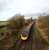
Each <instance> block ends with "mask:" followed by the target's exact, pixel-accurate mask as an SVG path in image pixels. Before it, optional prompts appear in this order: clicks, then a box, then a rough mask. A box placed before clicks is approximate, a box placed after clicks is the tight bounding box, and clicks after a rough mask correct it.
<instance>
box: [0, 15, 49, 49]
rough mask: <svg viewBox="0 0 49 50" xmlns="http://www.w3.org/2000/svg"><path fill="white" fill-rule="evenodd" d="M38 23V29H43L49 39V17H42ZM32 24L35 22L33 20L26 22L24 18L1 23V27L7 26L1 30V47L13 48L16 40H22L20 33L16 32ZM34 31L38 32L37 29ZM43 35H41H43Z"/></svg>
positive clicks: (14, 18) (18, 17) (17, 17)
mask: <svg viewBox="0 0 49 50" xmlns="http://www.w3.org/2000/svg"><path fill="white" fill-rule="evenodd" d="M36 21H37V23H38V24H37V25H38V27H37V28H39V29H41V30H42V31H43V32H44V33H45V35H46V36H48V37H49V16H40V17H39V18H38V20H36ZM30 22H33V20H32V18H31V19H28V20H25V19H24V16H16V17H13V18H11V19H9V20H8V21H0V27H1V26H2V25H4V26H5V27H3V28H0V40H1V41H0V45H2V46H3V47H6V46H7V47H11V46H13V45H14V43H15V42H16V38H18V39H19V38H20V34H19V32H16V31H19V30H21V29H22V28H23V27H25V26H27V25H29V23H30ZM15 30H16V31H15ZM34 30H36V29H34ZM10 31H11V32H10ZM1 33H2V34H1ZM41 33H42V32H41ZM41 33H39V34H40V35H41ZM5 34H6V37H5ZM45 35H44V36H45ZM3 36H4V37H3ZM44 36H43V37H44ZM2 37H3V39H2ZM48 39H49V38H48ZM5 42H7V43H5ZM4 43H5V44H6V45H5V44H4ZM10 45H11V46H10ZM2 46H0V47H2ZM46 50H47V49H46Z"/></svg>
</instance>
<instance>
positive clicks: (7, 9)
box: [0, 0, 49, 20]
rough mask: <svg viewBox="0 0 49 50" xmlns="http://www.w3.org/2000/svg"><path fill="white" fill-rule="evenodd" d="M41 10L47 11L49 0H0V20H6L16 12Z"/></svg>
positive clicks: (27, 12) (34, 12) (37, 11)
mask: <svg viewBox="0 0 49 50" xmlns="http://www.w3.org/2000/svg"><path fill="white" fill-rule="evenodd" d="M43 12H49V0H0V20H7V19H8V18H10V17H12V16H14V15H15V14H18V13H21V14H36V13H43Z"/></svg>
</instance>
